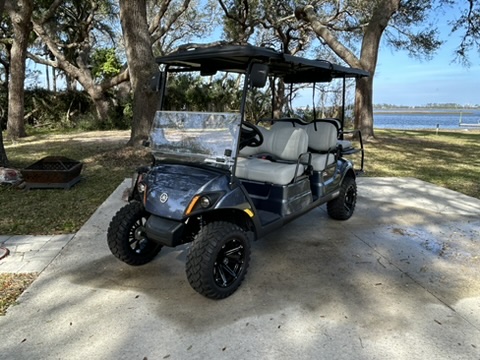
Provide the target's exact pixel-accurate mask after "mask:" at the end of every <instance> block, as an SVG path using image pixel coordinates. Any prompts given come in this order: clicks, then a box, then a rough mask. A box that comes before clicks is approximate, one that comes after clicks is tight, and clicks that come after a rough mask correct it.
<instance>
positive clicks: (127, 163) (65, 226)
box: [0, 131, 149, 235]
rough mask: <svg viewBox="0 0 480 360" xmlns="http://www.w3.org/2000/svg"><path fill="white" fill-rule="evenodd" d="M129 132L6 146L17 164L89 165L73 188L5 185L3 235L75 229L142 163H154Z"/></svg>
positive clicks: (1, 190)
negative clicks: (62, 160)
mask: <svg viewBox="0 0 480 360" xmlns="http://www.w3.org/2000/svg"><path fill="white" fill-rule="evenodd" d="M128 134H129V132H121V131H106V132H87V133H75V134H71V133H70V134H64V135H61V134H53V135H46V134H39V135H35V136H30V137H28V138H25V139H21V140H20V141H19V142H17V143H16V144H6V151H7V155H8V157H9V160H10V163H11V164H10V165H11V167H15V168H18V169H22V168H25V167H27V166H28V165H31V164H33V163H34V162H36V161H38V160H40V159H42V158H43V157H45V156H50V155H60V156H66V157H68V158H71V159H74V160H77V161H81V162H82V163H83V169H82V174H81V175H82V180H81V182H80V183H78V184H77V185H75V186H74V187H72V188H71V189H70V190H62V189H53V190H47V189H33V190H28V191H27V190H18V189H15V188H11V187H0V198H1V204H2V206H1V207H0V234H2V235H10V234H34V235H38V234H61V233H73V232H76V231H77V230H78V229H80V227H81V226H82V225H83V224H84V223H85V222H86V221H87V220H88V218H89V217H90V216H91V215H92V214H93V212H94V211H95V210H96V209H97V208H98V206H99V205H100V204H102V202H103V201H105V199H106V198H107V197H108V196H109V195H110V194H111V193H112V192H113V190H115V188H116V187H117V186H118V185H119V184H120V183H121V182H122V181H123V180H124V179H125V178H126V177H131V175H132V173H133V171H134V170H135V168H136V167H138V166H140V165H145V164H147V163H148V161H149V155H148V151H147V150H146V149H134V148H131V147H126V146H125V144H126V142H127V140H128Z"/></svg>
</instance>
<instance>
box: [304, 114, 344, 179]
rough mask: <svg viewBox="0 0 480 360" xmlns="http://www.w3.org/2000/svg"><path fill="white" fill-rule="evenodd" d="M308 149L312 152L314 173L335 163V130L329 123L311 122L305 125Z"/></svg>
mask: <svg viewBox="0 0 480 360" xmlns="http://www.w3.org/2000/svg"><path fill="white" fill-rule="evenodd" d="M306 129H307V134H308V147H309V148H310V149H311V150H313V151H314V152H312V163H311V165H312V167H313V170H314V171H322V170H325V169H326V168H327V167H328V166H329V165H332V164H334V163H335V160H336V159H335V157H336V156H335V151H336V148H337V128H336V126H335V125H334V124H332V123H329V122H313V123H310V124H308V125H307V127H306Z"/></svg>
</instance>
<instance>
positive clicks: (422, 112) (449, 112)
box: [373, 109, 474, 116]
mask: <svg viewBox="0 0 480 360" xmlns="http://www.w3.org/2000/svg"><path fill="white" fill-rule="evenodd" d="M373 113H374V114H396V115H398V114H400V115H401V114H405V115H459V116H460V115H469V114H473V113H474V110H470V109H469V110H458V109H452V110H447V109H422V110H420V109H412V110H409V109H398V110H396V109H373Z"/></svg>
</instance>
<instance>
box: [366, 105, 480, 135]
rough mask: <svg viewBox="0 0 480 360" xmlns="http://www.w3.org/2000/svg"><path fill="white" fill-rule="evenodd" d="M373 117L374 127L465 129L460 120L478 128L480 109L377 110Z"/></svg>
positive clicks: (479, 127)
mask: <svg viewBox="0 0 480 360" xmlns="http://www.w3.org/2000/svg"><path fill="white" fill-rule="evenodd" d="M373 118H374V128H376V129H436V128H437V125H438V128H439V129H457V130H458V129H467V128H468V127H465V126H459V122H460V120H461V121H462V123H463V124H479V126H478V127H476V129H480V110H464V111H462V112H460V110H448V109H447V110H430V109H428V110H391V111H390V110H388V111H386V110H377V111H374V114H373Z"/></svg>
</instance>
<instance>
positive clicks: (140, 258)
mask: <svg viewBox="0 0 480 360" xmlns="http://www.w3.org/2000/svg"><path fill="white" fill-rule="evenodd" d="M148 217H149V213H148V212H147V211H145V209H144V208H143V205H142V204H141V203H139V202H138V201H132V202H131V203H128V204H127V205H125V206H124V207H123V208H121V209H120V210H119V211H118V212H117V213H116V214H115V216H114V217H113V219H112V221H111V222H110V226H109V227H108V233H107V242H108V247H109V248H110V251H111V252H112V254H113V255H115V257H117V258H118V259H120V260H122V261H123V262H124V263H127V264H129V265H143V264H146V263H148V262H149V261H151V260H152V259H153V258H154V257H155V256H156V255H157V254H158V252H159V251H160V250H161V248H162V246H161V245H159V244H157V243H155V242H153V241H152V240H149V239H148V238H147V236H146V234H145V223H146V222H147V219H148Z"/></svg>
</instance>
